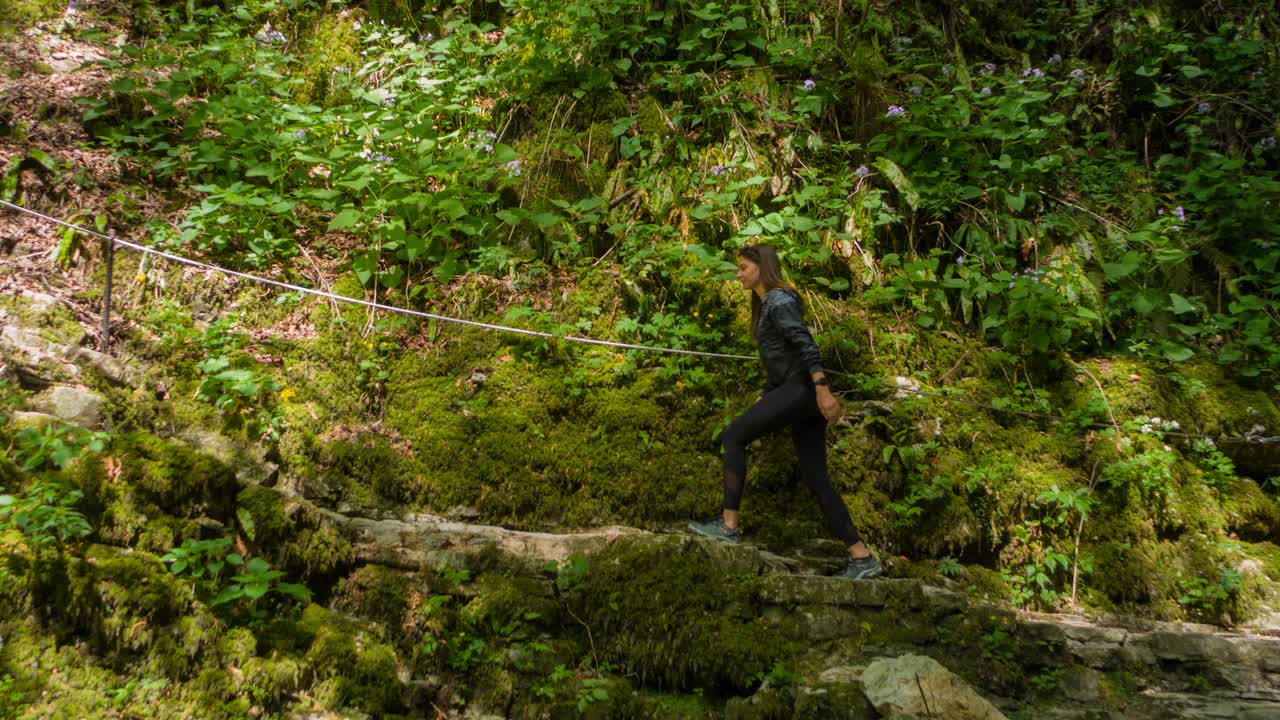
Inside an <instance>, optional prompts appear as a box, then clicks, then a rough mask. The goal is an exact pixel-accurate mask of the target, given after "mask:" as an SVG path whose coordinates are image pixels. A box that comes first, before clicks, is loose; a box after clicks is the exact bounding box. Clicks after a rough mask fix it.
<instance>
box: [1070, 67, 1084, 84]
mask: <svg viewBox="0 0 1280 720" xmlns="http://www.w3.org/2000/svg"><path fill="white" fill-rule="evenodd" d="M1071 79H1072V80H1075V81H1076V82H1080V81H1081V80H1084V70H1082V69H1081V68H1076V69H1075V70H1072V71H1071Z"/></svg>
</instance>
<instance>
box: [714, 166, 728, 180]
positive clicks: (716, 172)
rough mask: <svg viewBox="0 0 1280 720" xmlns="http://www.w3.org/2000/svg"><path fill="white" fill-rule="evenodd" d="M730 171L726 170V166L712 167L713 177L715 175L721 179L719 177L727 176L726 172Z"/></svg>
mask: <svg viewBox="0 0 1280 720" xmlns="http://www.w3.org/2000/svg"><path fill="white" fill-rule="evenodd" d="M728 171H729V168H726V167H725V166H723V165H712V166H711V174H712V175H715V176H717V177H719V176H721V175H723V174H725V173H726V172H728Z"/></svg>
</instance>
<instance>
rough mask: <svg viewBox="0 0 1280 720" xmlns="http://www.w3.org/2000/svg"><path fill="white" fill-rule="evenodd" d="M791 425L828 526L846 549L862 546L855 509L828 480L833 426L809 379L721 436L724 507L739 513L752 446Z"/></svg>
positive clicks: (771, 397) (782, 390) (804, 475)
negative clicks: (830, 427) (829, 439)
mask: <svg viewBox="0 0 1280 720" xmlns="http://www.w3.org/2000/svg"><path fill="white" fill-rule="evenodd" d="M787 426H790V427H791V437H792V439H793V440H794V441H795V446H796V455H798V456H799V458H800V478H801V479H802V480H804V484H805V485H806V486H808V488H809V490H810V491H812V492H813V494H814V496H815V497H817V499H818V504H819V505H820V506H821V507H822V516H823V517H824V518H826V521H827V527H828V528H830V529H831V531H832V532H834V533H835V534H836V536H837V537H839V538H840V539H841V540H843V541H844V543H845V544H846V545H853V544H855V543H857V542H858V531H857V530H856V529H854V527H853V521H852V520H851V519H849V508H847V507H845V504H844V498H842V497H840V494H839V493H837V492H836V489H835V488H834V487H832V486H831V478H829V477H828V476H827V439H826V426H827V421H826V419H825V418H823V417H822V412H821V411H819V410H818V401H817V396H816V395H815V394H814V389H813V385H812V384H811V383H810V382H809V380H808V378H805V377H803V376H802V377H795V378H791V379H789V380H787V381H786V382H785V383H783V384H782V385H780V386H778V387H776V388H774V389H773V390H770V391H769V392H767V393H765V395H764V397H762V398H760V400H758V401H757V402H756V404H755V405H752V406H751V408H750V409H748V410H747V411H746V412H744V413H742V414H741V415H739V416H738V418H737V419H735V420H734V421H733V422H732V423H730V424H729V427H727V428H725V430H724V432H722V433H720V444H721V445H723V446H724V508H725V509H726V510H737V509H738V501H739V500H740V499H741V498H742V486H743V485H744V484H745V483H746V479H747V445H749V444H751V441H752V440H755V439H756V438H759V437H763V436H765V435H768V434H770V433H774V432H777V431H779V430H781V429H782V428H784V427H787Z"/></svg>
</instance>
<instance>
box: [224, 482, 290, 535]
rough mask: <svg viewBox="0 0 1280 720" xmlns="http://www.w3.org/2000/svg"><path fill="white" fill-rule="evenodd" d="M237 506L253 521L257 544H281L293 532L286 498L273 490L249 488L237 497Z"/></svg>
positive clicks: (259, 487)
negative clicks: (286, 511) (285, 503)
mask: <svg viewBox="0 0 1280 720" xmlns="http://www.w3.org/2000/svg"><path fill="white" fill-rule="evenodd" d="M236 504H237V506H238V507H239V510H241V511H244V512H246V513H248V514H249V517H251V518H252V519H253V525H254V533H253V535H254V537H253V539H254V542H255V543H258V544H260V545H263V546H270V545H277V544H280V543H282V542H283V541H284V540H286V539H287V538H288V537H289V534H290V532H291V531H292V530H293V521H292V520H290V519H289V517H288V516H287V515H286V514H285V511H284V498H283V497H282V496H281V495H280V493H279V492H277V491H275V490H273V489H271V488H267V487H261V486H258V485H254V486H251V487H247V488H245V489H243V490H241V491H240V494H239V495H237V496H236Z"/></svg>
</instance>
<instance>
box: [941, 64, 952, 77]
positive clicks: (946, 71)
mask: <svg viewBox="0 0 1280 720" xmlns="http://www.w3.org/2000/svg"><path fill="white" fill-rule="evenodd" d="M953 72H955V68H953V67H951V66H950V65H943V66H942V77H951V73H953Z"/></svg>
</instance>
